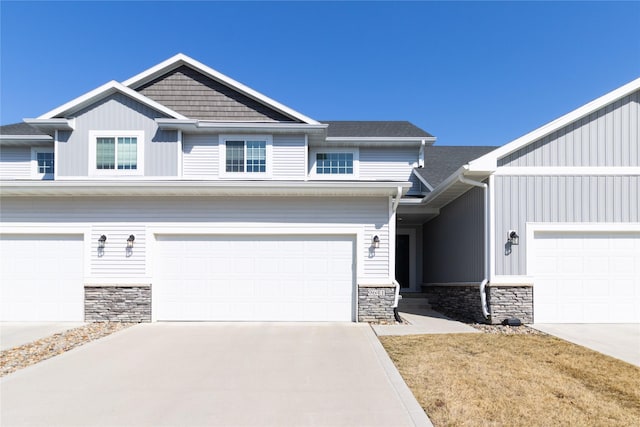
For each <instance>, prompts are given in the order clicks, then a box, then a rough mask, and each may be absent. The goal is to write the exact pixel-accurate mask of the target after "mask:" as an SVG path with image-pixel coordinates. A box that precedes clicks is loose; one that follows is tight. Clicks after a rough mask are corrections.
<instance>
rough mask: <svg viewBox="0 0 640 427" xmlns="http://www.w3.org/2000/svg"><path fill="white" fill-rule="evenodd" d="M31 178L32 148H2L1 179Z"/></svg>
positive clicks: (0, 151)
mask: <svg viewBox="0 0 640 427" xmlns="http://www.w3.org/2000/svg"><path fill="white" fill-rule="evenodd" d="M29 178H31V149H30V148H29V147H11V146H3V147H2V148H0V179H29Z"/></svg>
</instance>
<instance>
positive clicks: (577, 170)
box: [494, 166, 640, 176]
mask: <svg viewBox="0 0 640 427" xmlns="http://www.w3.org/2000/svg"><path fill="white" fill-rule="evenodd" d="M494 175H496V176H585V175H589V176H635V175H638V176H640V167H637V166H503V167H500V168H498V170H496V172H495V173H494Z"/></svg>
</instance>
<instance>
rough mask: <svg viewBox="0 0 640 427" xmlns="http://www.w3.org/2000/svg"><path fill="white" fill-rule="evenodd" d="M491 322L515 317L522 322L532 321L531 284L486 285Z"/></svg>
mask: <svg viewBox="0 0 640 427" xmlns="http://www.w3.org/2000/svg"><path fill="white" fill-rule="evenodd" d="M487 294H488V295H487V297H488V300H489V311H490V312H491V323H493V324H498V323H502V321H503V320H504V319H509V318H512V317H517V318H518V319H520V320H521V321H522V323H533V288H532V287H531V286H515V285H514V286H489V287H487Z"/></svg>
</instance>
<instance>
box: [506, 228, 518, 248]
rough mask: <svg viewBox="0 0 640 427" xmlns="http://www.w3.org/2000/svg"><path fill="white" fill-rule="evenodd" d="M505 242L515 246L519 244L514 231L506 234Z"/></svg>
mask: <svg viewBox="0 0 640 427" xmlns="http://www.w3.org/2000/svg"><path fill="white" fill-rule="evenodd" d="M507 241H508V242H509V243H511V244H512V245H517V244H519V243H520V236H518V233H517V232H516V230H509V232H508V233H507Z"/></svg>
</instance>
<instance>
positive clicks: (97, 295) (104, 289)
mask: <svg viewBox="0 0 640 427" xmlns="http://www.w3.org/2000/svg"><path fill="white" fill-rule="evenodd" d="M84 320H85V322H128V323H141V322H151V286H144V285H143V286H118V285H105V286H95V285H91V286H85V287H84Z"/></svg>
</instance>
